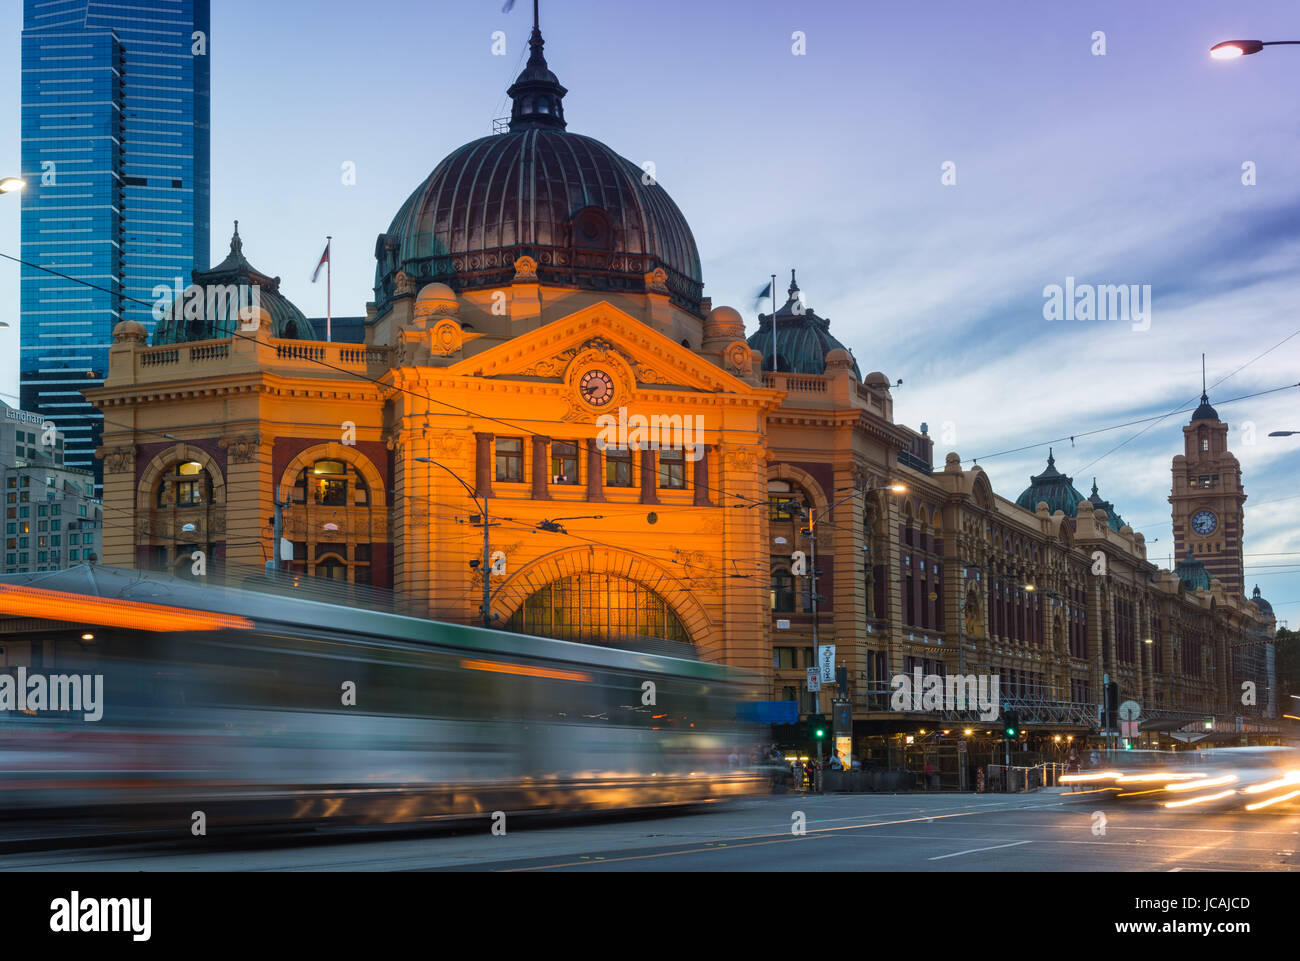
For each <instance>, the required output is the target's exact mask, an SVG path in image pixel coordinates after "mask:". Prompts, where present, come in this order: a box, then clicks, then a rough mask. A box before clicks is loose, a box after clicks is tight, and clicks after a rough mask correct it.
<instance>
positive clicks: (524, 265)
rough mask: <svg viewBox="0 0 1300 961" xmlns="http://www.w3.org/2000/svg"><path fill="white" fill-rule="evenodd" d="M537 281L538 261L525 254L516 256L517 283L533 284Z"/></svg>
mask: <svg viewBox="0 0 1300 961" xmlns="http://www.w3.org/2000/svg"><path fill="white" fill-rule="evenodd" d="M536 282H537V261H535V260H533V258H532V257H529V256H528V255H527V254H525V255H524V256H522V257H517V258H515V283H517V284H533V283H536Z"/></svg>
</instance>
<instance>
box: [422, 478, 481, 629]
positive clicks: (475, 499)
mask: <svg viewBox="0 0 1300 961" xmlns="http://www.w3.org/2000/svg"><path fill="white" fill-rule="evenodd" d="M412 459H413V460H416V461H419V462H420V463H421V464H432V465H433V466H434V467H441V468H442V469H443V470H445V471H446V472H447V473H448V474H450V475H451V476H452V477H453V478H455V480H456V482H457V483H458V484H460V486H461V487H463V488H465V490H466V491H467V492H468V493H469V497H470V500H472V501H473V502H474V505H475V506H476V507H478V508H479V510H481V511H482V512H483V515H482V516H483V560H482V565H483V566H482V572H483V604H482V606H481V607H480V608H479V613H480V614H481V615H482V617H483V626H484V627H491V626H492V614H491V611H490V609H489V604H490V603H491V600H492V586H491V583H490V581H489V580H488V578H489V577H490V572H491V566H492V551H491V548H490V546H489V540H488V538H489V532H490V530H491V524H490V523H489V522H488V501H487V497H486V496H484V498H483V500H482V501H481V502H480V501H479V497H478V495H477V494H476V493H474V488H472V487H470V486H469V485H468V484H466V483H465V481H464V480H463V479H462V478H461V476H460V475H459V474H457V473H456V472H455V471H454V470H452V469H451V468H450V467H448V466H447V465H446V464H440V463H438V462H437V461H436V460H433V459H432V458H429V457H415V458H412Z"/></svg>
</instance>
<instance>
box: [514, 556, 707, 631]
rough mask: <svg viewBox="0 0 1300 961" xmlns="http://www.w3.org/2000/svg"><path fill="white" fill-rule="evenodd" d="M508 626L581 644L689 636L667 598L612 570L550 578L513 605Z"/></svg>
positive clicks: (516, 629) (515, 629)
mask: <svg viewBox="0 0 1300 961" xmlns="http://www.w3.org/2000/svg"><path fill="white" fill-rule="evenodd" d="M508 628H509V630H512V631H515V632H517V633H520V634H535V635H539V636H541V637H556V638H559V639H560V640H564V641H581V642H583V643H587V644H599V643H601V642H604V641H611V640H630V639H634V638H647V637H650V638H659V639H663V640H669V641H680V642H683V643H687V644H689V643H690V641H691V638H690V635H688V634H687V633H686V628H685V627H683V626H682V622H681V620H679V619H678V617H677V615H676V613H674V612H673V609H672V608H671V607H669V606H668V602H667V601H665V600H664V599H663V598H662V597H660V596H659V595H658V594H656V593H655V592H654V591H652V590H650V589H649V588H646V587H643V586H641V585H640V584H638V583H637V582H636V581H633V580H630V579H628V578H626V577H619V576H618V575H615V574H600V573H586V574H575V575H574V576H572V577H565V578H562V579H560V580H557V581H552V582H551V583H550V584H548V585H546V586H545V587H543V588H542V589H541V590H540V591H537V592H536V593H535V594H533V595H531V596H530V597H528V598H527V599H526V600H525V601H524V602H523V604H521V605H520V606H519V609H518V610H516V611H515V613H514V614H513V615H512V616H511V618H510V623H509V625H508Z"/></svg>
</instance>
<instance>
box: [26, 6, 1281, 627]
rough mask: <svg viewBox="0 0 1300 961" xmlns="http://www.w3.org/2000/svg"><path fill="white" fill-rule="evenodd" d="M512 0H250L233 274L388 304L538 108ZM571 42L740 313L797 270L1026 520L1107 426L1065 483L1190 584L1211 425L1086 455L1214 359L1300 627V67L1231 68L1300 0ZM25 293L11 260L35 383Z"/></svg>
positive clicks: (228, 137) (654, 30)
mask: <svg viewBox="0 0 1300 961" xmlns="http://www.w3.org/2000/svg"><path fill="white" fill-rule="evenodd" d="M502 5H503V0H442V2H437V0H421V2H417V0H374V2H372V3H369V4H358V3H356V2H354V0H317V2H312V3H306V2H305V0H279V2H275V3H266V2H261V3H253V2H251V0H214V2H213V7H214V9H213V13H212V34H213V35H212V42H211V53H212V57H213V62H212V125H213V126H212V153H213V155H212V170H213V182H212V222H213V237H212V251H213V256H214V259H215V260H220V259H221V258H222V257H223V256H224V254H225V251H226V249H227V245H228V242H229V238H230V230H231V221H232V220H234V219H236V218H238V220H239V222H240V233H241V235H242V236H243V238H244V250H245V253H246V254H247V255H248V257H249V259H250V260H251V261H252V262H253V263H254V264H255V265H256V266H257V267H258V268H259V269H261V270H263V271H265V272H267V273H270V274H273V275H279V276H280V277H281V278H282V288H281V289H282V290H283V292H284V293H285V294H286V295H287V296H289V297H290V298H291V299H292V300H293V301H294V302H295V303H297V304H298V305H299V306H300V307H301V308H302V309H303V310H304V312H306V313H307V314H308V315H309V316H322V315H323V314H324V312H325V288H324V283H323V282H322V283H320V284H317V285H315V286H313V285H312V284H311V283H310V276H311V272H312V269H313V268H314V266H315V264H316V261H317V258H318V257H319V256H320V253H321V249H322V247H323V245H324V238H325V235H326V234H332V235H333V236H334V238H335V239H334V298H333V299H334V312H335V314H336V315H355V314H362V313H364V311H365V303H366V301H367V300H369V299H370V298H371V296H372V291H371V287H372V285H373V282H374V258H373V251H374V244H375V238H376V236H377V235H378V234H379V233H380V232H382V231H384V230H386V229H387V227H388V224H389V221H390V220H391V218H392V216H393V214H394V212H395V211H396V210H397V209H398V207H399V206H400V205H401V204H402V202H403V201H404V200H405V199H406V197H407V196H408V195H409V194H410V193H411V192H412V191H413V190H414V189H415V188H416V187H417V186H418V185H419V184H420V183H421V181H422V180H423V179H424V178H425V177H426V176H427V175H428V174H429V172H430V171H431V170H432V169H433V167H434V166H435V165H436V164H437V162H438V161H439V160H440V159H441V158H442V157H443V156H444V155H446V154H447V153H449V152H450V151H451V150H453V149H454V148H456V147H457V146H459V145H461V144H463V143H465V142H467V141H469V140H472V139H475V138H477V137H481V136H484V135H486V134H488V133H490V132H491V121H492V118H493V117H501V116H504V115H506V114H508V113H509V109H508V106H507V103H506V99H505V89H506V87H508V86H509V84H510V82H511V80H512V79H513V77H514V76H515V74H516V73H517V72H518V70H519V69H520V66H521V65H522V61H523V57H524V55H525V53H526V41H527V36H528V31H529V29H530V27H531V3H530V2H529V0H519V2H518V3H517V4H516V8H515V9H514V10H513V11H512V12H510V13H508V14H507V13H503V12H502V9H501V8H502ZM0 9H2V10H6V11H7V12H8V13H9V14H10V16H8V17H6V18H4V21H3V22H5V23H7V24H8V25H9V27H8V29H7V30H6V31H5V32H4V33H3V34H2V35H0V64H3V65H4V68H5V71H6V73H7V78H8V82H7V83H6V84H4V90H5V95H4V96H3V97H0V129H3V130H5V131H7V132H8V136H6V137H4V138H3V139H0V175H4V174H6V173H9V172H13V171H16V170H17V168H18V160H19V139H18V138H19V110H18V108H19V72H18V71H19V30H20V24H21V22H22V17H21V5H20V4H19V2H17V0H3V3H0ZM542 27H543V31H544V33H545V37H546V41H547V46H546V54H547V58H548V61H549V63H550V66H551V69H552V70H553V71H554V72H555V73H556V74H557V76H558V77H559V78H560V80H561V82H562V83H564V84H565V86H567V87H568V88H569V94H568V96H567V97H566V99H565V113H566V119H567V120H568V122H569V129H570V130H573V131H576V132H579V133H584V134H589V135H591V136H594V137H596V138H598V139H600V140H602V141H604V142H605V143H608V144H609V145H610V146H612V147H613V148H614V149H615V150H617V151H618V152H619V153H621V154H623V155H624V156H626V157H628V158H629V159H631V160H633V161H635V162H636V163H638V164H640V163H642V162H643V161H647V160H650V161H653V162H654V164H655V168H656V174H657V178H658V180H659V182H660V183H661V184H662V185H663V186H664V188H665V189H667V190H668V192H669V193H670V194H671V195H672V196H673V198H674V199H675V200H676V202H677V204H678V206H679V207H681V209H682V211H683V212H684V214H685V215H686V217H687V219H688V220H689V222H690V223H691V225H692V228H693V230H694V232H695V237H696V241H697V243H698V245H699V249H700V254H701V257H702V260H703V267H704V279H705V283H706V288H705V294H706V295H708V296H711V297H712V298H713V303H714V304H715V305H720V304H730V305H732V306H734V307H736V308H738V309H739V310H740V311H741V313H742V314H743V315H744V316H745V317H746V319H747V321H748V323H749V326H750V329H751V330H752V329H753V328H754V326H755V325H756V317H755V313H756V312H755V308H754V299H753V298H754V293H755V291H756V290H757V289H758V288H759V287H760V286H761V285H762V283H763V282H764V281H765V280H766V278H767V276H768V275H769V274H770V273H773V272H775V273H777V274H778V279H779V283H780V286H781V289H782V290H784V287H785V284H786V283H787V282H788V277H789V270H790V268H791V267H797V268H798V271H799V282H800V286H801V287H802V289H803V290H804V292H805V294H806V295H807V300H808V303H809V305H810V306H811V307H812V308H813V309H815V310H816V311H817V312H818V313H819V314H821V315H822V316H828V317H829V318H830V319H831V331H832V333H833V334H835V335H836V336H837V337H838V338H839V339H840V340H842V341H843V342H844V343H845V344H846V345H847V346H848V347H850V348H851V349H852V351H853V352H854V354H855V356H856V357H857V359H858V361H859V364H860V366H861V368H862V370H863V371H864V372H866V371H872V370H880V371H883V372H885V373H886V374H887V375H888V376H889V377H890V378H891V380H897V379H898V378H902V379H903V385H902V386H901V387H899V388H898V389H897V390H896V391H895V394H894V396H895V414H896V417H897V419H898V420H899V421H901V422H903V423H906V424H908V425H910V426H912V427H918V426H919V425H920V423H921V422H923V421H924V422H926V423H928V424H929V426H930V430H931V433H932V435H934V436H935V437H936V460H937V462H938V464H939V465H942V462H943V456H944V454H946V453H947V452H948V451H949V450H956V451H958V452H959V453H960V454H961V456H962V457H963V458H964V459H967V460H969V459H971V458H976V457H978V458H979V462H980V464H981V465H982V466H983V467H984V468H985V469H986V470H987V471H988V472H989V474H990V477H991V479H992V481H993V484H994V488H995V490H996V491H997V492H998V493H999V494H1001V495H1003V496H1005V497H1010V498H1013V499H1014V498H1015V497H1016V496H1017V495H1018V494H1019V493H1020V491H1021V490H1023V489H1024V487H1025V486H1026V485H1027V483H1028V478H1029V475H1030V474H1032V473H1037V472H1039V471H1041V470H1042V468H1043V464H1044V462H1045V460H1046V457H1047V445H1046V442H1047V441H1053V440H1055V439H1057V438H1063V437H1064V438H1068V437H1069V436H1070V435H1075V437H1076V440H1075V442H1074V443H1071V442H1070V441H1069V440H1068V439H1066V440H1064V441H1058V442H1056V443H1054V445H1053V446H1054V447H1055V453H1056V462H1057V466H1058V467H1059V468H1060V469H1062V470H1063V471H1065V472H1066V473H1068V474H1071V475H1073V476H1074V478H1075V485H1076V486H1077V487H1079V488H1080V489H1082V490H1083V491H1084V492H1085V493H1086V492H1087V491H1088V489H1089V487H1090V485H1091V479H1092V477H1093V476H1094V475H1095V476H1096V477H1097V479H1098V483H1099V485H1100V488H1101V493H1102V496H1103V497H1105V498H1107V499H1108V500H1111V501H1113V502H1114V503H1115V505H1116V507H1117V509H1118V510H1119V512H1120V513H1121V514H1122V516H1123V517H1124V518H1125V520H1126V521H1128V522H1129V523H1132V524H1133V525H1134V527H1135V528H1136V529H1139V530H1141V531H1143V533H1145V535H1146V537H1147V543H1148V549H1149V553H1150V557H1151V558H1152V559H1153V560H1155V561H1157V562H1158V563H1160V564H1161V565H1166V564H1167V563H1168V554H1169V553H1170V552H1171V551H1172V549H1173V541H1172V536H1171V533H1170V525H1169V505H1168V502H1167V497H1168V493H1169V487H1170V459H1171V458H1172V457H1173V456H1174V455H1175V454H1177V453H1179V452H1181V450H1182V434H1181V430H1180V427H1181V426H1182V425H1183V424H1185V423H1186V422H1187V420H1188V419H1189V416H1190V414H1189V413H1177V414H1174V415H1172V416H1170V417H1168V418H1167V419H1166V420H1164V421H1163V422H1161V423H1159V424H1157V425H1156V426H1154V427H1152V428H1150V429H1149V430H1146V432H1145V433H1142V434H1141V435H1140V436H1137V437H1134V435H1135V434H1137V432H1138V430H1140V429H1141V428H1140V427H1131V428H1127V429H1123V430H1112V431H1107V432H1104V433H1099V434H1093V435H1091V436H1087V437H1081V436H1079V435H1082V434H1085V433H1086V432H1088V431H1093V430H1096V429H1098V428H1103V427H1107V426H1110V425H1114V424H1120V423H1124V422H1127V421H1132V420H1136V419H1139V418H1142V417H1146V416H1150V415H1153V414H1156V415H1158V414H1163V413H1167V412H1170V411H1190V409H1191V408H1192V407H1194V406H1195V405H1196V401H1197V398H1198V395H1199V394H1200V376H1201V374H1200V356H1201V353H1202V352H1203V351H1204V352H1205V353H1206V354H1207V355H1208V358H1209V359H1208V368H1209V379H1210V383H1211V384H1212V385H1215V384H1216V382H1218V381H1220V380H1221V379H1223V378H1225V377H1227V378H1228V379H1226V380H1224V381H1223V382H1222V383H1221V384H1217V385H1216V386H1213V387H1212V388H1211V391H1210V394H1211V401H1212V402H1213V403H1214V404H1215V406H1216V407H1217V409H1218V411H1219V413H1220V416H1221V417H1222V418H1223V419H1224V420H1226V421H1227V422H1229V423H1230V424H1231V425H1232V428H1233V433H1232V435H1231V440H1230V447H1231V448H1232V449H1233V451H1234V452H1235V453H1236V455H1237V456H1238V458H1239V459H1240V460H1241V463H1242V469H1243V473H1244V477H1245V485H1246V490H1247V493H1248V494H1249V495H1250V499H1249V500H1248V501H1247V512H1246V554H1247V556H1246V567H1247V579H1248V584H1249V585H1251V586H1253V585H1254V584H1255V583H1258V584H1259V586H1260V588H1261V589H1262V591H1263V593H1264V595H1265V596H1266V597H1268V598H1270V599H1271V600H1272V601H1273V603H1274V605H1275V607H1276V608H1277V613H1278V617H1279V618H1280V619H1289V620H1290V622H1291V625H1292V626H1293V627H1294V626H1296V625H1297V624H1298V623H1300V524H1297V521H1296V518H1297V516H1298V514H1300V482H1298V481H1297V477H1298V476H1300V437H1294V438H1289V439H1274V438H1269V437H1268V436H1267V434H1268V432H1269V431H1270V430H1277V429H1294V430H1300V390H1297V389H1292V390H1290V391H1280V392H1276V393H1273V394H1269V395H1267V396H1263V397H1258V398H1253V399H1246V400H1241V401H1238V402H1233V403H1229V402H1228V401H1230V400H1231V399H1232V398H1237V397H1242V396H1244V395H1250V394H1255V393H1258V392H1260V391H1265V390H1269V389H1271V388H1277V387H1281V386H1283V385H1286V384H1288V383H1290V384H1295V383H1297V382H1298V381H1300V335H1297V336H1295V337H1294V338H1293V339H1291V340H1289V341H1287V342H1286V343H1284V344H1282V345H1281V346H1277V347H1276V348H1275V349H1273V350H1271V352H1268V353H1267V354H1265V352H1266V351H1269V349H1270V348H1274V347H1275V345H1277V344H1279V342H1281V341H1283V340H1284V338H1287V337H1288V336H1289V335H1292V334H1294V333H1296V332H1297V331H1300V310H1298V309H1297V307H1300V270H1298V268H1300V143H1298V141H1300V127H1298V126H1297V114H1298V113H1300V107H1298V106H1297V104H1296V98H1295V91H1296V89H1297V86H1298V85H1300V48H1296V47H1282V48H1271V49H1266V50H1265V51H1264V52H1263V53H1261V54H1259V55H1257V56H1252V57H1247V58H1243V59H1241V60H1238V61H1233V62H1227V63H1224V62H1217V61H1213V60H1211V59H1210V58H1209V57H1208V56H1207V50H1208V48H1209V47H1210V45H1211V44H1212V43H1214V42H1216V41H1218V40H1225V39H1236V38H1256V39H1262V40H1291V39H1300V6H1298V5H1297V4H1295V3H1294V2H1284V0H1271V2H1264V0H1236V2H1233V3H1227V2H1223V0H1219V2H1208V0H1180V2H1178V3H1173V2H1169V0H1165V2H1153V0H1138V2H1135V0H1122V2H1083V3H1071V4H1059V3H1042V2H1029V0H1023V2H1021V0H998V2H994V0H936V2H927V3H923V4H921V3H902V4H900V3H879V2H867V3H849V2H818V3H807V4H790V3H787V2H774V0H772V2H769V0H761V2H751V3H747V4H740V3H734V2H728V3H724V2H718V0H714V2H711V3H701V2H698V0H695V2H687V0H660V2H656V3H653V4H648V3H632V2H626V0H625V2H619V3H593V2H590V0H544V2H543V8H542ZM495 30H504V31H505V32H506V35H507V54H506V55H505V56H493V55H492V53H491V47H492V32H493V31H495ZM794 31H803V32H804V33H805V34H806V38H807V40H806V42H807V53H806V55H804V56H794V55H792V53H791V44H792V39H791V34H792V33H793V32H794ZM1095 31H1104V33H1105V45H1106V54H1105V55H1104V56H1095V55H1094V54H1093V52H1092V49H1093V44H1094V41H1093V34H1094V32H1095ZM347 162H351V163H354V164H355V165H356V171H357V183H356V185H355V186H344V185H343V183H342V170H341V168H342V165H343V164H344V163H347ZM945 162H951V163H952V164H954V165H955V170H956V184H955V185H952V186H945V185H944V184H943V183H942V182H941V175H942V165H943V164H944V163H945ZM1246 162H1251V163H1253V164H1254V165H1255V171H1256V173H1255V176H1256V184H1255V185H1254V186H1245V185H1243V183H1242V165H1243V163H1246ZM18 249H19V248H18V203H17V200H16V199H15V198H12V197H0V250H3V251H4V252H6V253H11V254H16V253H18ZM204 266H206V265H204ZM1067 276H1068V277H1074V278H1076V280H1077V281H1078V282H1079V283H1092V284H1098V285H1100V284H1138V285H1150V287H1151V292H1152V298H1153V306H1152V314H1151V323H1150V329H1149V330H1146V331H1135V330H1133V329H1132V325H1131V324H1129V323H1127V322H1124V321H1116V320H1104V321H1098V320H1090V321H1077V320H1073V321H1067V320H1059V321H1053V322H1049V321H1047V320H1045V319H1044V317H1043V302H1044V299H1043V288H1044V287H1045V286H1047V285H1049V284H1064V283H1065V279H1066V277H1067ZM17 278H18V273H17V268H16V267H15V266H14V265H12V264H8V263H5V264H3V265H0V320H4V321H8V322H9V323H10V324H11V325H13V327H11V328H10V329H8V330H4V329H0V391H3V392H5V393H6V394H8V395H14V394H16V393H17V380H18V378H17V342H18V340H17V331H16V329H14V328H16V326H17V317H18V285H17ZM764 309H766V308H764ZM1261 354H1264V356H1263V357H1259V355H1261ZM1257 358H1258V359H1257ZM1252 361H1253V362H1252ZM1243 365H1247V366H1245V367H1244V368H1243ZM1238 368H1242V369H1240V370H1238ZM1234 371H1235V373H1234ZM1229 375H1231V376H1229ZM5 399H6V400H8V401H9V402H10V403H16V399H15V398H14V397H13V396H8V397H6V398H5ZM1247 422H1249V423H1253V424H1254V425H1255V426H1254V437H1253V440H1254V443H1250V442H1249V441H1250V440H1251V439H1252V438H1251V437H1250V436H1249V435H1248V433H1246V432H1243V430H1242V426H1243V424H1246V423H1247ZM945 430H946V431H948V432H949V434H950V435H951V436H952V437H953V438H954V439H953V441H952V443H944V442H943V440H942V437H941V435H942V434H943V433H944V431H945ZM1126 440H1127V441H1129V442H1128V443H1127V444H1125V445H1124V446H1122V447H1120V448H1119V449H1118V450H1114V451H1113V452H1112V449H1113V448H1115V447H1116V446H1117V445H1119V444H1121V443H1122V442H1124V441H1126ZM1039 442H1042V446H1041V447H1035V448H1033V449H1031V450H1025V451H1021V452H1019V453H1015V454H1008V455H1005V456H991V455H995V454H997V453H998V452H1001V451H1006V450H1009V449H1013V448H1022V447H1026V446H1028V445H1034V444H1038V443H1039Z"/></svg>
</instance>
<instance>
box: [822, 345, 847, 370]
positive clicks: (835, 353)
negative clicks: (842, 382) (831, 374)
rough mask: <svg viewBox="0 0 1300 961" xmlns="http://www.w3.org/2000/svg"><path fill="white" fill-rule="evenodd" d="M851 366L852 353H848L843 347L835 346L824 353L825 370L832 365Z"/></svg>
mask: <svg viewBox="0 0 1300 961" xmlns="http://www.w3.org/2000/svg"><path fill="white" fill-rule="evenodd" d="M852 366H853V355H852V354H850V353H849V352H848V351H847V350H845V349H844V348H842V347H837V348H835V349H834V350H831V351H827V353H826V368H827V370H829V369H830V368H832V367H852Z"/></svg>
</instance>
